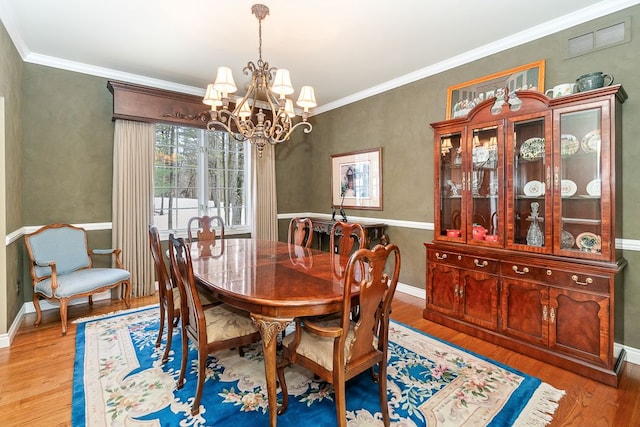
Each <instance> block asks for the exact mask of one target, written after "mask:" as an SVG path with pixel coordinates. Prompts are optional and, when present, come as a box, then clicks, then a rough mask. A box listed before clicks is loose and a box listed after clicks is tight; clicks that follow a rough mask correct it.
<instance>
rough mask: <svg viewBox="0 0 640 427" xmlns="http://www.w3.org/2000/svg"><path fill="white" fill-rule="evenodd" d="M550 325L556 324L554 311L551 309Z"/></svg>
mask: <svg viewBox="0 0 640 427" xmlns="http://www.w3.org/2000/svg"><path fill="white" fill-rule="evenodd" d="M549 317H550V320H551V323H556V309H555V308H552V309H551V315H550V316H549Z"/></svg>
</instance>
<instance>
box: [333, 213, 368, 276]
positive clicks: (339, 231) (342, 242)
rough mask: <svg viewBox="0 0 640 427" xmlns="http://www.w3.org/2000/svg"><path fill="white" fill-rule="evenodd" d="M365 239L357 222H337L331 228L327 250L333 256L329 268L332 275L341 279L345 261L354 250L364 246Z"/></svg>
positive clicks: (345, 264)
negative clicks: (331, 270)
mask: <svg viewBox="0 0 640 427" xmlns="http://www.w3.org/2000/svg"><path fill="white" fill-rule="evenodd" d="M365 240H366V238H365V235H364V229H363V228H362V225H360V224H358V223H357V222H342V221H337V222H336V223H335V224H333V227H331V235H330V238H329V250H330V251H331V254H332V255H333V258H332V262H331V268H332V269H333V273H334V275H336V276H338V277H342V276H343V275H344V272H345V268H346V266H347V261H348V260H349V257H350V256H351V254H353V253H354V252H355V251H356V250H358V249H362V248H364V247H365V245H366V241H365Z"/></svg>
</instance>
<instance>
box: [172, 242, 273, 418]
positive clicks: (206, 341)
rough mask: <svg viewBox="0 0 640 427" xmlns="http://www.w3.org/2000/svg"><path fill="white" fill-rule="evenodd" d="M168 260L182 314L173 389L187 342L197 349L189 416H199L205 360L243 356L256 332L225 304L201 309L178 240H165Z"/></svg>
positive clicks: (245, 315)
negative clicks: (223, 353)
mask: <svg viewBox="0 0 640 427" xmlns="http://www.w3.org/2000/svg"><path fill="white" fill-rule="evenodd" d="M169 259H170V261H171V269H172V271H173V275H174V277H175V279H176V282H177V285H178V289H179V291H180V305H181V307H180V310H181V313H182V321H181V325H182V363H181V367H180V377H179V379H178V384H177V387H178V389H181V388H182V386H183V385H184V376H185V372H186V369H187V358H188V341H189V340H191V341H192V342H193V343H194V345H195V346H196V347H197V349H198V384H197V387H196V396H195V399H194V401H193V406H192V408H191V414H192V415H196V414H198V413H199V412H200V400H201V398H202V389H203V388H204V380H205V373H206V365H207V356H208V355H209V354H211V353H213V352H215V351H219V350H225V349H230V348H234V347H238V349H239V352H240V355H241V356H242V355H243V352H242V346H243V345H247V344H251V343H253V342H256V341H258V340H260V332H259V331H258V329H257V328H256V326H255V325H254V323H253V321H252V320H251V318H250V317H249V315H248V313H246V312H244V311H242V310H237V309H235V308H233V307H231V306H229V305H227V304H218V305H213V306H210V307H207V308H206V309H205V308H203V306H202V304H201V302H200V296H199V294H198V292H197V289H196V281H195V277H194V274H193V265H192V263H191V254H190V251H189V248H188V247H187V245H186V244H185V242H184V239H182V238H176V237H175V236H174V235H173V234H171V235H170V236H169Z"/></svg>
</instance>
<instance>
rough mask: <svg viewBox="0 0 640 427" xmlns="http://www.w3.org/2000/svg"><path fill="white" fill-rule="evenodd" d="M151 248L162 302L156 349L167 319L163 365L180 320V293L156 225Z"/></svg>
mask: <svg viewBox="0 0 640 427" xmlns="http://www.w3.org/2000/svg"><path fill="white" fill-rule="evenodd" d="M149 247H150V248H151V257H152V258H153V263H154V265H155V268H156V280H157V281H158V298H159V300H160V301H159V302H160V329H159V330H158V338H157V339H156V347H160V344H161V343H162V334H163V333H164V321H165V317H166V319H167V345H166V348H165V349H164V354H163V356H162V363H166V362H167V360H168V358H169V351H170V350H171V342H172V339H173V328H175V327H176V326H178V322H179V320H180V291H179V290H178V287H177V285H175V280H172V279H171V278H170V277H169V272H168V271H167V266H166V264H165V262H164V256H163V254H162V243H161V242H160V233H159V232H158V228H157V227H156V226H154V225H150V226H149Z"/></svg>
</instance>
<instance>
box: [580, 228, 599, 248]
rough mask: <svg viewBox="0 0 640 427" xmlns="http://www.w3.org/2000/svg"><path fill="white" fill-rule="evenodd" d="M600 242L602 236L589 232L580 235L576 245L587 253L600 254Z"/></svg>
mask: <svg viewBox="0 0 640 427" xmlns="http://www.w3.org/2000/svg"><path fill="white" fill-rule="evenodd" d="M600 242H601V241H600V236H598V235H597V234H593V233H589V232H585V233H580V234H578V237H576V245H578V248H580V249H581V250H583V251H586V252H600V249H601V246H600Z"/></svg>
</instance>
